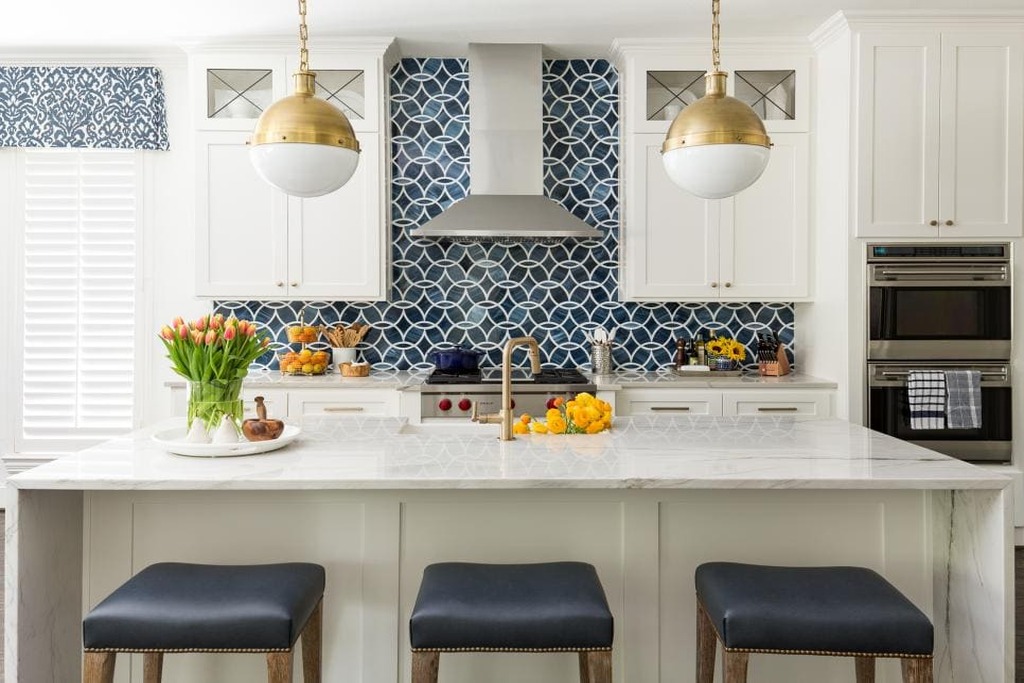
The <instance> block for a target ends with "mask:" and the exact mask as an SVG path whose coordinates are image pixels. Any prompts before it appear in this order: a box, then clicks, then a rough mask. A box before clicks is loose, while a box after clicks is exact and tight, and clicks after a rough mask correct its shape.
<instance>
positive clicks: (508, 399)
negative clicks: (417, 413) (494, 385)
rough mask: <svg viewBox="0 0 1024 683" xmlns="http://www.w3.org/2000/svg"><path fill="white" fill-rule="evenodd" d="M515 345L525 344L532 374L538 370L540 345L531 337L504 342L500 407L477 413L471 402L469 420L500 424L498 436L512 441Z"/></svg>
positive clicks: (514, 338)
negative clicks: (493, 411) (483, 413)
mask: <svg viewBox="0 0 1024 683" xmlns="http://www.w3.org/2000/svg"><path fill="white" fill-rule="evenodd" d="M517 346H526V347H527V349H528V351H529V353H530V365H531V366H532V368H533V374H535V375H536V374H537V373H538V372H540V347H539V346H538V345H537V340H536V339H534V338H533V337H513V338H512V339H509V340H508V341H507V342H506V343H505V350H504V351H502V353H501V409H500V410H499V411H498V412H497V413H488V414H486V415H478V414H477V412H476V402H474V403H473V412H472V414H471V415H470V418H469V419H470V420H472V421H473V422H479V423H480V424H498V423H500V424H501V434H500V435H499V436H498V438H499V439H501V440H502V441H512V440H514V439H515V438H516V437H515V436H513V434H512V349H514V348H515V347H517Z"/></svg>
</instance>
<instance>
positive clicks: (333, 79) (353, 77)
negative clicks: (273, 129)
mask: <svg viewBox="0 0 1024 683" xmlns="http://www.w3.org/2000/svg"><path fill="white" fill-rule="evenodd" d="M376 42H379V40H378V41H376ZM375 47H376V44H375V43H374V44H370V42H369V41H368V42H367V44H366V45H363V44H362V42H360V41H359V39H355V40H346V41H344V44H341V43H326V44H325V43H324V42H321V43H320V45H319V46H318V47H316V48H315V49H314V50H311V59H310V66H311V67H312V70H313V71H315V72H316V95H317V97H319V98H321V99H323V100H326V101H327V102H330V103H331V104H333V105H334V106H336V107H338V109H340V110H341V111H343V112H344V113H345V116H347V117H348V120H349V122H350V123H351V124H352V128H353V129H354V130H355V131H356V132H357V133H359V132H364V131H365V132H379V131H380V129H381V126H382V113H383V112H384V101H385V95H386V94H385V93H384V88H383V84H382V82H381V80H382V74H383V73H385V72H384V70H383V68H382V64H381V63H380V62H381V60H380V59H378V58H376V57H375V56H374V54H373V53H374V48H375ZM293 52H295V48H294V47H293V45H292V44H291V43H287V44H286V45H283V46H282V49H280V50H272V49H254V48H253V47H252V46H251V45H246V44H241V45H238V46H234V45H231V46H221V45H218V46H217V47H216V48H214V49H197V50H196V51H195V53H194V54H193V57H192V59H191V60H190V63H191V73H192V76H191V78H192V92H193V93H195V94H196V100H197V101H196V102H195V103H194V104H195V106H194V107H193V111H194V116H195V127H196V129H197V130H252V128H253V126H254V125H255V124H256V119H258V118H259V117H260V115H261V114H262V113H263V111H264V110H265V109H266V108H267V107H269V106H270V105H271V104H272V103H274V102H275V101H277V100H278V99H280V98H282V97H285V96H287V95H290V94H291V93H292V92H294V90H295V84H294V73H295V72H296V71H298V54H294V55H293V54H291V53H293Z"/></svg>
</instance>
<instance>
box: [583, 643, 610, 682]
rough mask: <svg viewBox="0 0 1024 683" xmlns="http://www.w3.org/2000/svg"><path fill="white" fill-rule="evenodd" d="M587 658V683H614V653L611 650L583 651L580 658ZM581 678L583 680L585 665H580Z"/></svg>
mask: <svg viewBox="0 0 1024 683" xmlns="http://www.w3.org/2000/svg"><path fill="white" fill-rule="evenodd" d="M584 655H586V658H587V680H586V683H612V653H611V651H610V650H604V651H598V652H594V651H590V652H581V653H580V659H581V660H582V659H583V656H584ZM580 680H581V681H582V680H583V667H582V666H581V667H580Z"/></svg>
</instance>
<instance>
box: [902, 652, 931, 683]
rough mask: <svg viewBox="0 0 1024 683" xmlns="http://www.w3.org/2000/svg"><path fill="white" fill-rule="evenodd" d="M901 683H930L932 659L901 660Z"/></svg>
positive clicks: (914, 658)
mask: <svg viewBox="0 0 1024 683" xmlns="http://www.w3.org/2000/svg"><path fill="white" fill-rule="evenodd" d="M900 664H901V665H902V668H903V683H932V658H931V657H908V658H907V659H901V660H900Z"/></svg>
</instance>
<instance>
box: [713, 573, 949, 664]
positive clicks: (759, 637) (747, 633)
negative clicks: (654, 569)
mask: <svg viewBox="0 0 1024 683" xmlns="http://www.w3.org/2000/svg"><path fill="white" fill-rule="evenodd" d="M694 579H695V584H696V589H697V603H698V605H697V610H698V616H697V621H698V624H697V626H698V629H697V630H698V634H697V636H698V664H697V667H698V671H697V680H698V683H710V682H711V680H712V677H713V675H714V658H715V648H716V642H715V641H716V639H717V640H720V641H721V642H722V646H723V650H724V655H725V657H724V658H725V660H726V666H725V667H724V668H725V669H726V672H727V673H726V683H738V682H741V681H744V680H746V679H745V674H746V656H747V653H750V652H768V653H778V654H808V655H838V656H851V657H857V658H858V659H857V675H858V681H872V680H874V658H875V657H898V658H900V659H902V660H903V663H904V667H903V668H904V678H905V680H908V681H915V683H916V682H917V681H925V680H927V681H930V680H931V659H932V649H933V635H934V634H933V629H932V624H931V622H930V621H929V620H928V617H927V616H925V615H924V613H922V612H921V610H919V609H918V608H917V607H915V606H914V604H913V603H912V602H910V600H908V599H907V598H906V597H905V596H904V595H903V594H902V593H900V592H899V590H897V589H896V588H895V587H894V586H893V585H892V584H890V583H889V582H888V581H886V580H885V579H884V578H882V577H881V576H880V575H879V574H877V573H876V572H874V571H871V570H870V569H865V568H862V567H767V566H761V565H751V564H737V563H733V562H711V563H708V564H703V565H701V566H699V567H698V568H697V571H696V574H695V577H694ZM709 650H710V656H709V655H708V651H709ZM730 659H731V660H733V664H732V666H729V660H730ZM739 660H742V663H740V661H739ZM702 662H703V666H702ZM908 669H910V670H911V672H912V677H911V678H907V675H908V673H907V672H908ZM740 670H742V675H740V673H739V671H740ZM925 670H927V678H925V677H924V676H925ZM730 673H731V674H732V675H731V677H730Z"/></svg>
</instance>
